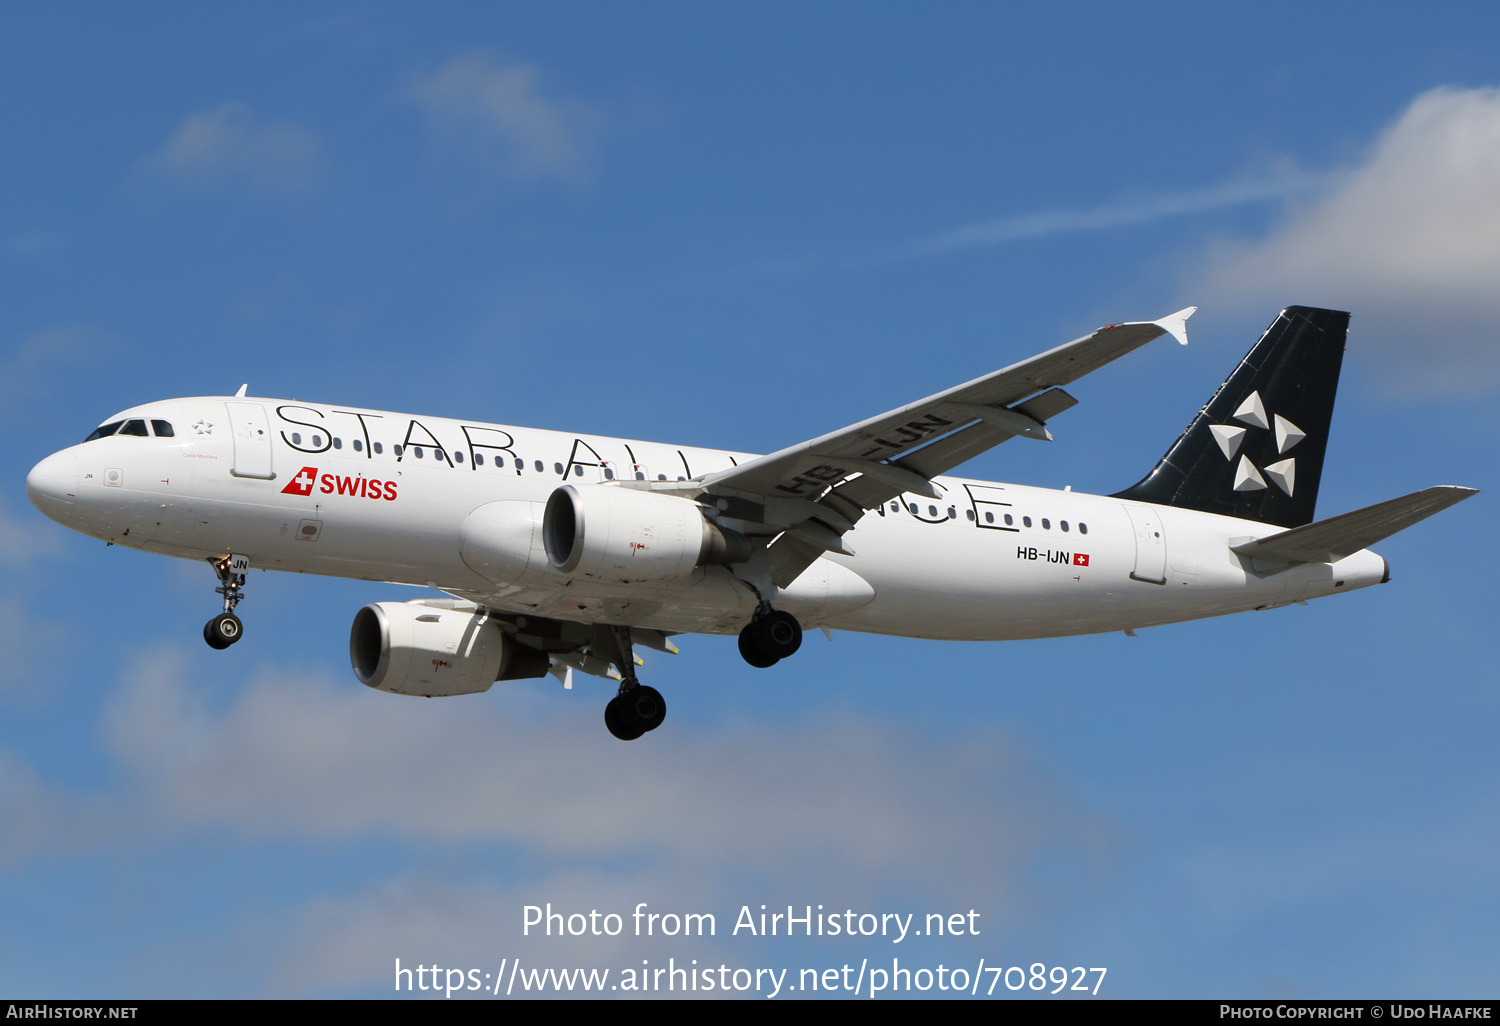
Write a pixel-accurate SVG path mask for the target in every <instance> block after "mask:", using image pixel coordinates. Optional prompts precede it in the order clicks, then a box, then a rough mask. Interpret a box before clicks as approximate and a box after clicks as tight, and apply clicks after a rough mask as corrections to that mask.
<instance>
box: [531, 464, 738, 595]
mask: <svg viewBox="0 0 1500 1026" xmlns="http://www.w3.org/2000/svg"><path fill="white" fill-rule="evenodd" d="M542 542H543V544H544V545H545V547H546V550H547V559H548V561H549V562H551V564H552V565H553V566H554V567H556V568H557V569H558V570H561V571H562V572H563V573H567V574H578V575H580V576H582V577H594V578H601V579H604V580H611V581H622V582H625V583H631V582H635V581H670V580H673V579H675V578H679V577H686V576H687V575H688V574H690V573H692V571H693V568H694V567H699V566H720V565H724V564H727V563H738V562H741V561H743V560H746V559H748V558H750V552H751V543H750V540H749V539H748V538H746V537H745V536H744V535H742V534H738V533H736V532H734V531H727V530H723V529H721V528H720V527H719V526H718V525H716V524H714V523H712V522H711V521H709V520H708V519H707V518H706V517H704V515H703V512H702V510H701V509H699V507H698V504H697V503H696V502H693V501H692V500H691V499H684V498H680V497H679V496H676V495H663V494H661V493H659V492H648V491H642V490H640V489H636V488H627V487H621V486H619V485H563V486H562V487H560V488H558V489H557V490H556V491H554V492H553V493H552V495H551V497H550V498H549V499H548V500H547V510H546V512H545V513H544V514H543V515H542Z"/></svg>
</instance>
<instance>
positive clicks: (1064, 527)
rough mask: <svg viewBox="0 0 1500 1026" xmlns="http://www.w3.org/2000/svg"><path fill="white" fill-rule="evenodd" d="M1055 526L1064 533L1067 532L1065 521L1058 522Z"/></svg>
mask: <svg viewBox="0 0 1500 1026" xmlns="http://www.w3.org/2000/svg"><path fill="white" fill-rule="evenodd" d="M1057 526H1058V527H1061V528H1062V529H1063V530H1064V531H1067V529H1068V522H1067V521H1066V520H1061V521H1058V524H1057Z"/></svg>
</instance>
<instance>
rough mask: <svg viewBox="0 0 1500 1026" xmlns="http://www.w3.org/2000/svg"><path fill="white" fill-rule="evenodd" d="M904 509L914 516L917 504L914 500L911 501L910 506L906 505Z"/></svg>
mask: <svg viewBox="0 0 1500 1026" xmlns="http://www.w3.org/2000/svg"><path fill="white" fill-rule="evenodd" d="M906 509H907V512H908V513H910V514H911V515H912V516H916V515H917V504H916V503H915V502H914V503H912V504H911V505H910V506H908V507H907V508H906Z"/></svg>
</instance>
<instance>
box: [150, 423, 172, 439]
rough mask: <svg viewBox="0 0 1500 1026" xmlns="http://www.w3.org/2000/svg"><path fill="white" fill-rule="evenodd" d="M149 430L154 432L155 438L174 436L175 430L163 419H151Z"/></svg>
mask: <svg viewBox="0 0 1500 1026" xmlns="http://www.w3.org/2000/svg"><path fill="white" fill-rule="evenodd" d="M151 430H152V431H155V432H156V437H157V438H175V437H176V435H177V432H175V431H173V430H172V425H171V424H168V423H167V422H166V421H164V420H153V421H152V422H151Z"/></svg>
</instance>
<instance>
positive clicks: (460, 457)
mask: <svg viewBox="0 0 1500 1026" xmlns="http://www.w3.org/2000/svg"><path fill="white" fill-rule="evenodd" d="M463 461H464V454H463V453H461V452H455V453H454V454H453V462H454V463H462V462H463Z"/></svg>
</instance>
